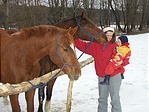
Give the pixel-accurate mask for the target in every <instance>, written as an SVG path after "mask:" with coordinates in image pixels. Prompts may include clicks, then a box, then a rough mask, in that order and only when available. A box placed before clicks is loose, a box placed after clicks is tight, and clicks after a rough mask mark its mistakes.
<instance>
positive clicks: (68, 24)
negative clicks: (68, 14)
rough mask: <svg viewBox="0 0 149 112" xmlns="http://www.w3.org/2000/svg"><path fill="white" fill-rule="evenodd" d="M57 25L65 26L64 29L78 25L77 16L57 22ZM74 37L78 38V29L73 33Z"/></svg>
mask: <svg viewBox="0 0 149 112" xmlns="http://www.w3.org/2000/svg"><path fill="white" fill-rule="evenodd" d="M55 26H57V27H60V28H64V29H68V28H70V27H71V28H74V27H76V26H77V23H76V20H75V18H71V19H69V20H66V21H63V22H61V23H57V24H55ZM73 37H74V39H77V38H78V37H79V36H78V30H77V31H76V32H75V34H74V35H73Z"/></svg>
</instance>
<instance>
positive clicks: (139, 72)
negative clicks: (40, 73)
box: [0, 33, 149, 112]
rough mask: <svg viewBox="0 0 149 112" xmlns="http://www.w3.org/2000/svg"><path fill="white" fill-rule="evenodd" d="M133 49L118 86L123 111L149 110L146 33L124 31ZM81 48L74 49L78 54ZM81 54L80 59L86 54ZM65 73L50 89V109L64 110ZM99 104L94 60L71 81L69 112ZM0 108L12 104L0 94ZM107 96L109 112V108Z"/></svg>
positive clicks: (6, 111)
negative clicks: (126, 32) (6, 103)
mask: <svg viewBox="0 0 149 112" xmlns="http://www.w3.org/2000/svg"><path fill="white" fill-rule="evenodd" d="M127 36H128V38H129V42H130V47H131V50H132V56H131V59H130V64H129V65H128V66H126V72H125V74H124V75H125V79H124V80H122V85H121V89H120V97H121V105H122V111H123V112H149V74H148V69H149V68H148V62H149V58H148V51H149V49H148V48H149V46H148V45H149V39H148V38H149V33H145V34H138V35H127ZM80 54H81V52H80V51H79V50H77V55H78V56H79V55H80ZM89 57H90V56H89V55H86V54H84V55H83V56H82V57H81V58H80V59H79V61H82V60H85V59H87V58H89ZM68 83H69V80H68V77H67V76H66V75H63V76H60V77H59V78H58V79H57V81H56V83H55V85H54V90H53V96H52V101H51V112H65V110H66V101H67V88H68ZM37 96H38V95H37V92H36V95H35V112H37V108H38V97H37ZM19 101H20V105H21V108H22V112H26V102H25V98H24V93H21V94H20V97H19ZM97 105H98V81H97V76H96V74H95V69H94V63H91V64H89V65H87V66H85V67H84V68H82V76H81V77H80V78H79V80H77V81H75V82H74V85H73V94H72V106H71V112H96V111H97ZM0 109H1V110H0V111H1V112H11V106H10V103H9V105H4V104H3V98H0ZM110 109H111V106H110V98H109V106H108V112H111V110H110Z"/></svg>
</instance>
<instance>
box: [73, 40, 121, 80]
mask: <svg viewBox="0 0 149 112" xmlns="http://www.w3.org/2000/svg"><path fill="white" fill-rule="evenodd" d="M87 45H88V43H87V42H83V41H81V40H80V39H76V40H75V46H76V47H77V48H78V49H79V50H81V51H83V50H84V49H85V48H86V46H87ZM116 46H117V44H115V43H114V44H113V43H111V42H108V43H107V44H106V47H105V48H104V44H99V43H94V42H92V43H91V44H90V46H89V47H88V49H87V51H86V52H85V53H86V54H89V55H91V56H92V57H93V58H94V63H95V70H96V74H97V75H98V76H99V77H104V75H105V74H104V73H105V69H106V66H107V65H108V63H109V61H110V59H111V58H112V54H113V51H114V50H115V47H116ZM118 73H120V69H119V68H118V69H116V70H115V71H114V72H113V74H111V76H115V75H116V74H118Z"/></svg>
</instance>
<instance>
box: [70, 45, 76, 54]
mask: <svg viewBox="0 0 149 112" xmlns="http://www.w3.org/2000/svg"><path fill="white" fill-rule="evenodd" d="M70 47H71V48H72V50H73V51H74V53H75V55H76V50H75V46H74V43H72V44H70ZM76 57H77V55H76Z"/></svg>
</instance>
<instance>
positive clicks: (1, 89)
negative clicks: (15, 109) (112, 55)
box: [0, 57, 94, 97]
mask: <svg viewBox="0 0 149 112" xmlns="http://www.w3.org/2000/svg"><path fill="white" fill-rule="evenodd" d="M93 61H94V59H93V58H92V57H91V58H88V59H86V60H85V61H82V62H81V68H83V67H84V66H86V65H88V64H90V63H92V62H93ZM59 70H60V69H57V70H54V71H52V72H50V73H47V74H45V75H43V76H41V77H38V78H34V79H33V80H31V81H30V82H31V83H32V84H33V85H38V84H39V83H40V82H43V83H45V82H47V81H48V80H49V79H50V78H51V77H53V76H54V75H55V74H56V73H57V72H58V71H59ZM63 74H64V72H60V73H59V76H60V75H63ZM31 88H32V85H31V84H30V83H29V82H27V81H24V82H22V83H19V84H9V83H6V84H4V85H1V86H0V97H3V96H8V95H13V94H18V93H21V92H25V91H28V90H29V89H31Z"/></svg>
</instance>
